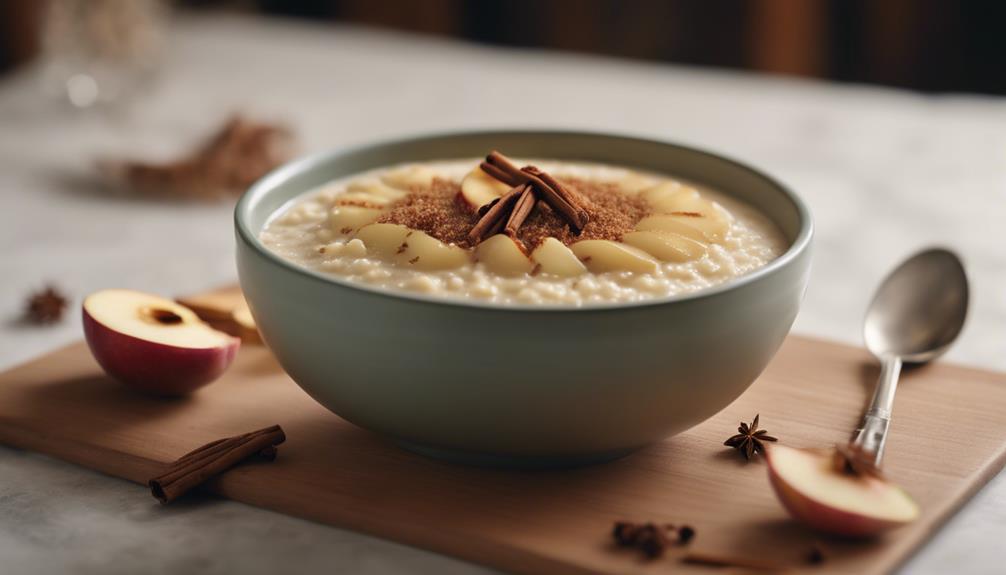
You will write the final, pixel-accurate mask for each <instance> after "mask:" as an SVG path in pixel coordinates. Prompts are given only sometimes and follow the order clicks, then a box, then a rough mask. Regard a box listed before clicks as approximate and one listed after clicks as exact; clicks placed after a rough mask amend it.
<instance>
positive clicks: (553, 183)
mask: <svg viewBox="0 0 1006 575" xmlns="http://www.w3.org/2000/svg"><path fill="white" fill-rule="evenodd" d="M521 171H522V172H524V173H527V174H532V175H535V176H538V177H539V178H541V181H542V182H545V184H546V185H548V186H549V187H550V188H552V189H553V190H555V192H556V194H558V195H559V197H561V198H562V199H564V200H566V202H567V203H568V204H569V205H571V206H573V207H574V208H575V209H576V211H577V212H578V213H579V214H580V219H581V220H582V221H583V223H584V224H586V223H587V220H588V219H589V215H588V214H587V210H585V209H583V202H582V201H581V199H580V198H579V197H578V196H577V194H576V193H575V192H572V191H570V190H569V188H567V187H566V186H564V185H562V183H561V182H560V181H559V180H557V179H555V178H553V177H552V175H551V174H549V173H548V172H544V171H542V170H540V169H539V168H538V166H524V167H523V168H522V169H521Z"/></svg>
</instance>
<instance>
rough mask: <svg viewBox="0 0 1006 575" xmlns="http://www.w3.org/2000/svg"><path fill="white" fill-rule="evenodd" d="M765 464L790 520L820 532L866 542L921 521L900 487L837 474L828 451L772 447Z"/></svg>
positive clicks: (915, 506) (831, 455)
mask: <svg viewBox="0 0 1006 575" xmlns="http://www.w3.org/2000/svg"><path fill="white" fill-rule="evenodd" d="M766 458H767V461H768V470H769V480H770V481H771V483H772V487H773V488H774V489H775V493H776V496H777V497H778V498H779V501H780V502H782V504H783V506H784V507H785V508H786V510H787V511H789V513H790V515H792V516H793V517H795V518H796V519H798V520H800V521H802V522H804V523H806V524H807V525H809V526H811V527H813V528H814V529H817V530H819V531H823V532H826V533H833V534H835V535H844V536H847V537H867V536H871V535H877V534H879V533H881V532H883V531H887V530H889V529H893V528H895V527H899V526H901V525H905V524H906V523H910V522H912V521H914V520H915V519H916V518H918V516H919V507H918V505H916V503H915V501H913V500H912V499H911V497H909V496H908V494H907V493H905V491H904V490H902V489H901V488H900V487H898V486H897V485H894V484H892V483H890V482H888V481H885V480H884V479H880V478H878V477H870V476H853V475H847V474H844V473H842V472H840V471H838V470H836V469H835V464H834V459H833V453H832V452H829V451H827V450H808V449H794V448H792V447H785V446H782V445H773V446H771V447H769V449H768V450H767V452H766Z"/></svg>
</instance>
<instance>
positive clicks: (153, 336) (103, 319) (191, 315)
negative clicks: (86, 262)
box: [83, 289, 241, 395]
mask: <svg viewBox="0 0 1006 575" xmlns="http://www.w3.org/2000/svg"><path fill="white" fill-rule="evenodd" d="M83 307H84V337H85V338H86V339H87V345H88V346H89V347H90V348H91V354H92V355H94V359H96V360H97V361H98V364H99V365H101V367H102V369H104V370H105V372H107V373H108V374H109V375H111V376H112V377H114V378H115V379H117V380H118V381H120V382H122V383H123V384H125V385H127V386H129V387H132V388H134V389H138V390H140V391H145V392H149V393H155V394H158V395H182V394H185V393H189V392H191V391H193V390H195V389H197V388H199V387H202V386H204V385H206V384H207V383H210V382H211V381H213V380H215V379H217V378H218V377H220V375H221V374H222V373H223V372H224V371H225V370H226V369H227V367H228V366H230V364H231V362H232V361H233V360H234V356H235V355H236V354H237V350H238V347H239V346H240V345H241V340H240V339H238V338H236V337H233V336H230V335H227V334H226V333H223V332H221V331H217V330H215V329H213V328H211V327H210V326H209V325H207V324H206V323H203V321H202V320H200V319H199V317H198V316H196V314H195V312H193V311H192V310H190V309H189V308H187V307H185V306H182V305H179V304H177V303H175V302H173V301H171V300H169V299H165V298H162V297H158V296H156V295H151V294H147V293H143V292H138V291H132V290H124V289H109V290H103V291H100V292H97V293H93V294H91V295H89V296H88V297H87V299H85V300H84V306H83Z"/></svg>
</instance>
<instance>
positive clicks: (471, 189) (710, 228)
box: [261, 155, 786, 306]
mask: <svg viewBox="0 0 1006 575" xmlns="http://www.w3.org/2000/svg"><path fill="white" fill-rule="evenodd" d="M492 157H493V156H492V155H490V157H489V158H488V159H489V160H490V161H491V160H492ZM498 157H500V158H503V157H502V156H498ZM499 161H500V162H503V164H501V165H502V166H503V167H504V168H508V169H509V170H510V171H509V172H508V171H507V170H501V169H498V168H495V167H494V166H493V165H491V164H490V165H488V166H487V163H486V162H483V163H482V164H481V167H480V163H479V160H478V159H472V160H463V161H462V160H452V161H442V162H427V163H423V164H410V165H402V166H393V167H389V168H383V169H379V170H374V171H371V172H367V173H362V174H357V175H354V176H352V177H349V178H346V179H341V180H337V181H333V182H331V183H329V184H326V185H324V186H322V187H321V188H319V189H317V190H312V191H309V192H307V193H306V194H304V195H302V196H300V197H298V198H297V199H296V200H294V201H293V202H291V203H290V204H288V205H287V206H284V208H282V209H281V210H279V211H278V212H277V214H276V215H275V216H274V217H273V218H272V220H271V221H270V222H269V223H268V225H267V226H266V228H265V229H264V230H263V232H262V235H261V239H262V242H263V243H264V244H265V245H266V246H267V247H268V248H269V249H270V250H272V251H273V252H275V253H277V254H278V255H280V256H281V257H283V258H285V259H287V260H289V261H291V262H294V263H296V264H298V265H301V266H304V267H306V268H308V269H312V270H315V271H319V272H322V273H326V274H331V275H333V276H337V277H341V278H343V279H345V280H348V281H351V282H354V283H360V284H366V285H370V286H375V287H380V288H384V289H388V290H392V291H399V292H402V291H404V292H413V293H423V294H430V295H434V296H437V297H444V298H458V299H467V300H480V301H487V302H494V303H501V304H565V305H571V306H577V305H583V304H590V303H600V302H630V301H640V300H646V299H653V298H659V297H664V296H670V295H676V294H684V293H689V292H693V291H696V290H700V289H702V288H706V287H709V286H713V285H716V284H718V283H721V282H724V281H726V280H729V279H731V278H734V277H737V276H741V275H744V274H746V273H749V272H751V271H752V270H755V269H757V268H759V267H761V266H764V265H765V264H766V263H768V262H770V261H772V260H773V259H775V258H777V257H778V256H779V255H780V254H782V253H783V251H785V249H786V242H785V240H784V238H783V237H782V234H781V233H780V231H779V230H778V229H777V228H776V227H775V225H774V224H773V223H772V222H771V221H770V220H769V219H768V218H766V217H765V216H764V215H762V214H760V213H759V212H757V211H756V210H754V209H753V208H751V207H750V206H747V205H745V204H743V203H741V202H738V201H737V200H734V199H732V198H729V197H727V196H724V195H722V194H719V193H717V192H716V191H714V190H710V189H706V188H704V187H700V186H696V185H693V184H690V183H686V182H683V181H679V180H675V179H672V178H669V177H666V176H661V175H657V174H648V173H642V172H638V171H631V170H627V169H623V168H617V167H613V166H607V165H601V164H586V163H573V162H556V161H549V160H544V159H542V160H538V159H533V160H532V159H523V158H522V159H520V160H519V161H518V160H514V162H515V163H516V164H519V165H521V166H524V165H533V166H537V167H538V168H540V169H538V170H536V169H534V168H529V167H526V168H524V169H523V170H518V169H517V168H516V166H513V165H507V164H506V162H505V158H504V159H501V160H499ZM513 170H517V171H513ZM508 179H509V180H510V181H507V180H508Z"/></svg>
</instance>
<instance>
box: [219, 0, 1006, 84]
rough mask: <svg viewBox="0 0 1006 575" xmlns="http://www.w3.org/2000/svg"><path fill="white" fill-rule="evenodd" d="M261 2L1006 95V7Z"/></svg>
mask: <svg viewBox="0 0 1006 575" xmlns="http://www.w3.org/2000/svg"><path fill="white" fill-rule="evenodd" d="M203 1H205V0H203ZM258 5H259V6H260V7H261V9H263V10H265V11H267V12H270V13H275V14H285V15H298V16H309V17H314V18H327V19H333V20H340V21H348V22H361V23H365V24H369V25H373V26H382V27H390V28H396V29H402V30H408V31H413V32H421V33H430V34H439V35H446V36H455V37H460V38H465V39H469V40H474V41H478V42H487V43H493V44H503V45H508V46H527V47H544V48H555V49H560V50H571V51H578V52H591V53H600V54H608V55H612V56H620V57H627V58H640V59H647V60H662V61H669V62H679V63H685V64H700V65H711V66H724V67H730V68H743V69H751V70H759V71H765V72H772V73H782V74H794V75H802V76H811V77H819V78H829V79H834V80H840V81H849V82H868V83H877V84H887V85H892V86H899V87H905V88H912V89H916V90H926V91H959V92H985V93H997V94H1006V29H1004V28H1006V1H1003V0H747V1H739V0H423V1H421V2H420V1H417V2H409V1H404V0H259V1H258Z"/></svg>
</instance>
